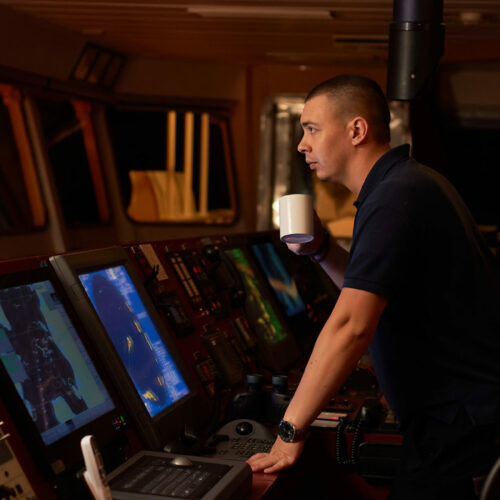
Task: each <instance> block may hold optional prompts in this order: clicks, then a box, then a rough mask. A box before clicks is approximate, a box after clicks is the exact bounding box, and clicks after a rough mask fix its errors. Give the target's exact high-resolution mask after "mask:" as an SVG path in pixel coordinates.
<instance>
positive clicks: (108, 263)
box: [49, 247, 198, 450]
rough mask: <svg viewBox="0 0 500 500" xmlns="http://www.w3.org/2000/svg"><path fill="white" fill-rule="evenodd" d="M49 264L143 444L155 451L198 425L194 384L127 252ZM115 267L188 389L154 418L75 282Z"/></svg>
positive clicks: (112, 250) (74, 256) (107, 251)
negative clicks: (132, 289) (125, 278)
mask: <svg viewBox="0 0 500 500" xmlns="http://www.w3.org/2000/svg"><path fill="white" fill-rule="evenodd" d="M49 263H50V265H51V266H52V268H53V269H54V271H55V273H56V275H57V276H58V278H59V279H60V281H61V284H62V286H63V287H64V288H65V289H66V291H67V293H68V295H69V297H70V300H71V302H72V303H73V305H74V307H75V309H76V311H77V313H78V315H79V316H80V319H81V320H82V322H83V323H84V325H85V327H86V329H87V331H88V332H89V336H90V337H91V340H92V341H93V343H94V346H95V348H96V350H97V351H98V352H99V354H100V356H101V357H102V359H103V360H105V363H106V365H107V367H108V371H109V374H110V376H111V378H112V379H113V381H114V384H115V386H116V387H117V390H118V392H119V393H120V395H121V397H122V399H123V401H124V403H125V404H126V405H127V407H128V409H129V413H130V414H131V415H132V416H133V418H134V422H135V425H136V428H137V431H138V432H139V434H140V436H141V438H142V440H143V444H144V446H145V447H147V448H149V449H153V450H161V449H163V448H164V446H165V445H167V444H168V443H170V442H172V441H175V440H177V439H179V438H180V437H182V433H183V431H184V429H185V428H186V427H196V425H197V423H198V422H197V420H196V418H195V415H196V414H197V412H195V411H193V410H194V405H195V404H196V403H195V402H196V400H197V396H198V394H197V392H196V389H195V386H194V384H193V381H192V380H191V377H190V375H189V373H188V371H187V369H186V367H185V366H184V361H183V360H182V358H181V357H180V355H179V353H178V350H177V348H176V346H175V344H174V342H173V341H172V339H171V336H170V335H169V334H168V330H167V329H166V326H165V324H164V322H163V320H162V319H161V317H160V315H159V313H158V312H157V310H156V308H155V306H154V304H153V303H152V301H151V299H150V297H149V295H148V293H147V291H146V289H145V288H144V283H143V281H142V280H141V278H140V276H139V274H138V272H137V270H136V268H135V266H134V265H133V263H132V261H131V259H130V258H129V255H128V253H127V251H126V250H125V249H124V248H122V247H109V248H103V249H97V250H88V251H84V252H76V253H69V254H62V255H56V256H52V257H50V258H49ZM117 266H124V267H125V269H126V270H127V273H128V275H129V276H130V279H131V280H132V283H133V284H134V286H135V289H136V291H137V293H138V295H139V297H140V298H141V300H142V301H143V303H144V306H145V307H146V310H147V311H148V313H149V315H150V317H151V320H152V322H153V324H154V326H155V327H156V329H157V331H158V333H159V335H160V337H161V339H162V340H163V342H164V343H165V347H166V348H167V350H168V351H169V353H170V355H171V357H172V359H173V361H174V363H175V364H176V366H177V368H178V370H179V373H180V374H181V376H182V377H183V379H184V381H185V383H186V385H187V387H188V390H189V392H188V394H187V395H185V396H183V397H181V398H180V399H179V400H177V401H175V402H174V403H173V404H172V405H170V406H169V407H168V408H166V409H164V410H163V411H161V412H159V413H158V414H156V415H155V416H153V417H151V416H150V415H149V413H148V411H147V409H146V407H145V406H144V404H143V402H142V399H141V398H140V396H139V394H137V391H136V388H135V386H134V383H133V381H132V379H131V378H130V376H129V375H128V373H127V370H126V368H125V366H124V365H123V363H122V361H121V359H120V357H119V355H118V353H117V352H116V350H115V348H114V346H113V344H112V342H111V339H110V338H109V337H108V335H107V333H106V330H105V328H104V326H103V324H102V322H101V320H100V318H99V316H98V314H97V312H96V311H95V309H94V306H93V305H92V303H91V301H90V298H89V297H88V295H87V293H86V292H85V289H84V287H83V285H82V283H81V281H80V279H79V275H80V274H82V273H87V272H92V271H97V270H102V269H108V268H111V267H117ZM190 419H192V421H190Z"/></svg>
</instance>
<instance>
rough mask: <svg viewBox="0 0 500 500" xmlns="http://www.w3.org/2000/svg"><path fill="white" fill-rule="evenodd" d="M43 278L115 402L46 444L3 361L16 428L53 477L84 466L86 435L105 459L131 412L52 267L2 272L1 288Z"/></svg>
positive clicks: (0, 377) (2, 377) (1, 375)
mask: <svg viewBox="0 0 500 500" xmlns="http://www.w3.org/2000/svg"><path fill="white" fill-rule="evenodd" d="M42 281H48V282H50V283H51V285H52V287H53V288H54V291H55V293H56V294H57V296H58V299H59V301H60V302H61V304H62V306H63V308H64V310H65V312H66V314H67V315H68V317H69V319H70V321H71V322H72V324H73V327H74V329H75V332H76V334H77V335H78V337H79V339H80V341H81V342H82V345H83V346H84V348H85V350H86V351H87V355H88V357H89V359H90V361H91V362H92V364H93V365H94V368H95V371H96V373H97V374H98V376H99V377H100V379H101V381H102V383H103V385H104V387H105V388H106V390H107V392H108V394H109V397H110V399H111V401H112V403H113V405H114V407H113V408H112V409H111V410H110V411H108V412H106V413H104V414H102V415H101V416H99V417H97V418H96V419H94V420H92V421H91V422H88V423H86V424H84V425H82V426H81V427H78V428H76V429H74V430H73V431H72V432H71V433H69V434H67V435H66V436H63V437H62V438H60V439H58V440H56V441H54V442H52V443H50V444H45V442H44V440H43V438H42V436H41V434H40V432H39V430H38V428H37V427H36V424H35V422H34V420H33V419H32V417H31V415H30V413H29V411H28V409H27V408H26V406H25V404H24V402H23V401H22V398H21V396H20V394H19V392H18V391H17V388H16V387H15V384H14V382H13V381H12V379H11V377H10V375H9V374H8V372H7V370H6V368H5V367H4V365H3V363H0V383H1V384H2V395H3V398H2V399H3V401H4V404H5V406H6V408H7V411H8V412H9V415H10V416H11V418H12V420H13V421H14V422H15V425H16V429H17V431H18V432H19V434H20V435H21V436H23V439H24V441H25V443H26V444H27V446H28V449H29V451H30V453H31V454H32V455H33V458H34V459H35V461H36V462H37V463H38V464H39V465H40V471H41V472H42V474H43V475H44V476H45V477H46V478H47V479H48V480H53V479H54V478H55V477H56V476H58V475H61V474H65V473H68V472H70V473H71V472H72V471H73V472H74V471H75V470H77V469H79V468H80V467H81V466H82V464H83V457H82V455H81V452H80V441H81V439H82V438H83V437H84V436H85V435H87V434H92V435H94V436H95V438H96V440H97V442H98V443H99V446H100V447H102V449H103V451H104V455H105V457H104V458H105V459H106V458H107V457H106V453H105V450H106V449H107V448H108V447H109V446H111V445H112V444H113V443H115V442H118V441H120V440H121V439H122V435H123V432H125V431H126V424H125V425H124V427H123V428H122V429H121V430H117V429H116V427H115V426H114V424H113V422H115V421H116V419H117V418H119V419H120V420H122V419H124V421H125V422H128V421H129V415H128V412H127V411H126V409H125V408H124V406H123V405H122V403H121V400H120V398H119V397H118V394H117V392H116V390H115V388H114V386H113V384H112V382H111V379H110V378H109V376H108V374H107V372H106V370H105V368H104V364H103V363H102V361H101V359H100V358H99V357H98V356H97V355H96V352H95V350H94V349H93V346H92V344H91V343H90V342H89V339H88V337H87V335H86V333H85V330H84V326H83V324H82V323H81V321H80V319H79V317H78V315H77V314H76V312H75V310H74V308H73V306H72V304H71V302H70V301H68V299H67V297H66V293H65V291H64V289H63V288H62V287H61V286H60V283H59V281H58V279H57V278H56V276H55V275H54V274H53V273H52V272H51V270H50V268H48V267H40V268H35V269H25V270H21V271H14V272H12V273H3V274H0V288H1V289H5V288H12V287H15V286H22V285H30V284H34V283H39V282H42Z"/></svg>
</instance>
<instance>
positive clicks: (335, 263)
mask: <svg viewBox="0 0 500 500" xmlns="http://www.w3.org/2000/svg"><path fill="white" fill-rule="evenodd" d="M330 238H331V241H330V246H329V251H328V255H327V256H326V257H325V258H324V260H323V261H322V262H320V263H319V265H320V266H321V267H322V268H323V270H324V271H325V273H326V274H328V276H329V277H330V279H331V280H332V281H333V282H334V283H335V285H336V286H337V288H339V289H342V286H343V285H344V274H345V270H346V267H347V259H348V258H349V252H348V251H347V250H345V249H344V248H342V247H341V246H340V245H339V244H338V243H337V241H336V240H335V238H334V237H333V236H330Z"/></svg>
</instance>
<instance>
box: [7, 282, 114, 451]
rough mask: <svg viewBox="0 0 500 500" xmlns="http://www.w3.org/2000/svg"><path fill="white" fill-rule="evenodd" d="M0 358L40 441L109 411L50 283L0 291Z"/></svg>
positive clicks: (103, 391)
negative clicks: (33, 423)
mask: <svg viewBox="0 0 500 500" xmlns="http://www.w3.org/2000/svg"><path fill="white" fill-rule="evenodd" d="M0 359H1V360H2V363H3V365H4V367H5V369H6V371H7V373H8V375H9V376H10V378H11V380H12V382H13V384H14V385H15V387H16V389H17V392H18V393H19V395H20V397H21V399H22V401H23V402H24V405H25V407H26V409H27V411H28V412H29V414H30V415H31V418H32V419H33V421H34V422H35V425H36V427H37V429H38V431H39V432H40V435H41V437H42V440H43V442H44V443H45V445H50V444H52V443H54V442H55V441H57V440H59V439H61V438H63V437H64V436H67V435H68V434H70V433H71V432H73V431H74V430H75V429H77V428H79V427H82V426H83V425H85V424H87V423H89V422H91V421H93V420H95V419H96V418H98V417H100V416H101V415H104V414H106V413H108V412H109V411H111V410H113V409H114V404H113V401H112V400H111V398H110V396H109V394H108V392H107V390H106V388H105V386H104V384H103V382H102V380H101V378H100V377H99V375H98V373H97V371H96V369H95V367H94V364H93V363H92V361H91V360H90V358H89V355H88V353H87V351H86V349H85V347H84V345H83V344H82V342H81V340H80V338H79V336H78V334H77V332H76V330H75V327H74V325H73V323H72V321H71V319H70V318H69V316H68V314H67V312H66V310H65V309H64V307H63V305H62V304H61V302H60V301H59V298H58V296H57V294H56V292H55V290H54V287H53V286H52V283H51V282H50V281H39V282H36V283H28V284H24V285H20V286H13V287H9V288H3V289H1V290H0Z"/></svg>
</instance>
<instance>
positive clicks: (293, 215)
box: [279, 194, 314, 243]
mask: <svg viewBox="0 0 500 500" xmlns="http://www.w3.org/2000/svg"><path fill="white" fill-rule="evenodd" d="M279 214H280V239H281V241H283V242H285V243H307V242H308V241H312V240H313V239H314V216H313V200H312V196H311V195H309V194H289V195H286V196H283V197H282V198H280V199H279Z"/></svg>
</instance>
